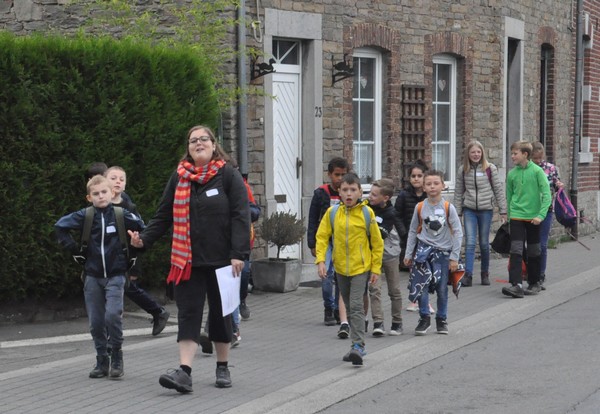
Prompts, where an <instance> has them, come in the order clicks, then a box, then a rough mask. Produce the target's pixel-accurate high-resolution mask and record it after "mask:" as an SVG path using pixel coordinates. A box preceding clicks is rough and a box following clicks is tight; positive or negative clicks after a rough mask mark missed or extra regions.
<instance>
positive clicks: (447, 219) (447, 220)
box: [417, 200, 452, 234]
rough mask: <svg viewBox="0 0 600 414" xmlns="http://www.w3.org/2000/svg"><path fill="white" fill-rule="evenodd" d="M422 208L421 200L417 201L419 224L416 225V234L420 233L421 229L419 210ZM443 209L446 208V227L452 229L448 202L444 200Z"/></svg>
mask: <svg viewBox="0 0 600 414" xmlns="http://www.w3.org/2000/svg"><path fill="white" fill-rule="evenodd" d="M422 209H423V201H419V204H417V217H419V226H418V227H417V234H419V233H421V230H423V219H422V218H421V210H422ZM444 210H446V224H448V228H449V229H450V231H452V225H451V224H450V213H449V210H450V202H449V201H446V200H444Z"/></svg>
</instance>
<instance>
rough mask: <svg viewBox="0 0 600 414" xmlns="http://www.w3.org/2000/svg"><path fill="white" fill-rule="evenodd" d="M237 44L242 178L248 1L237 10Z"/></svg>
mask: <svg viewBox="0 0 600 414" xmlns="http://www.w3.org/2000/svg"><path fill="white" fill-rule="evenodd" d="M237 20H238V30H237V44H238V59H237V61H238V67H237V78H238V91H239V94H240V96H239V99H238V104H237V114H238V116H237V118H238V119H237V121H238V122H237V125H238V134H237V135H238V165H239V168H240V173H241V174H242V176H244V177H247V176H248V133H247V132H248V131H247V129H248V123H247V114H248V99H247V94H246V92H247V86H246V67H247V59H246V1H245V0H241V1H240V4H239V7H238V8H237Z"/></svg>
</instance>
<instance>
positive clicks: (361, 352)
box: [348, 344, 367, 365]
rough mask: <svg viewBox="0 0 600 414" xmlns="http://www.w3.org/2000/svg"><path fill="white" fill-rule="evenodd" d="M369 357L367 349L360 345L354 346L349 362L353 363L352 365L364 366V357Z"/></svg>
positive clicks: (349, 355)
mask: <svg viewBox="0 0 600 414" xmlns="http://www.w3.org/2000/svg"><path fill="white" fill-rule="evenodd" d="M365 355H367V351H365V347H364V346H362V345H360V344H354V345H352V349H351V350H350V352H349V353H348V360H349V361H350V362H352V365H362V364H363V357H364V356H365Z"/></svg>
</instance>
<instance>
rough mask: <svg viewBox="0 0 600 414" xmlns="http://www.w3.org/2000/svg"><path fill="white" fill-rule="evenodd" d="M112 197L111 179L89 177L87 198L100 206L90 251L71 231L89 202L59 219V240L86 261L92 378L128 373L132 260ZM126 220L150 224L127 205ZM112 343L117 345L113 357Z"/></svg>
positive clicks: (136, 226) (139, 226) (135, 226)
mask: <svg viewBox="0 0 600 414" xmlns="http://www.w3.org/2000/svg"><path fill="white" fill-rule="evenodd" d="M112 197H113V190H112V185H111V183H110V181H108V179H106V178H105V177H103V176H101V175H97V176H94V177H92V178H91V179H90V180H89V181H88V183H87V200H88V201H89V202H90V203H92V205H93V207H94V210H95V211H94V218H93V222H92V228H91V233H90V239H89V242H88V246H87V250H86V251H85V252H81V251H80V250H79V248H78V243H77V242H76V241H75V240H74V239H73V236H72V235H71V231H73V230H76V231H78V232H81V231H83V226H84V222H85V211H86V209H85V208H84V209H81V210H79V211H76V212H74V213H71V214H67V215H66V216H64V217H62V218H61V219H60V220H58V221H57V222H56V224H55V225H54V229H55V233H56V236H57V239H58V242H59V243H60V245H61V246H63V247H64V248H65V249H67V250H68V251H69V252H71V254H73V258H74V259H75V261H77V262H78V263H80V264H83V265H84V270H83V271H84V276H85V279H84V287H83V292H84V298H85V307H86V310H87V314H88V318H89V322H90V333H91V334H92V338H93V340H94V346H95V348H96V354H97V356H96V366H95V367H94V368H93V369H92V371H91V372H90V374H89V376H90V378H102V377H106V376H107V375H109V374H110V377H111V378H118V377H121V376H123V351H122V350H121V348H122V345H123V320H122V318H123V290H124V287H125V281H126V279H125V278H126V273H127V269H128V268H129V263H128V260H127V254H126V251H125V250H123V246H122V245H121V241H120V239H119V233H118V230H117V223H116V217H115V210H114V207H113V205H112V203H111V200H112ZM124 221H125V228H126V230H134V231H140V230H143V229H144V227H145V226H144V222H143V221H142V220H141V219H140V218H139V217H137V216H135V215H133V214H132V213H130V212H129V211H127V210H125V211H124ZM107 335H108V337H109V338H110V339H108V338H107ZM108 347H110V348H112V355H111V358H109V356H108V352H107V348H108ZM111 359H112V360H111ZM109 366H110V373H109Z"/></svg>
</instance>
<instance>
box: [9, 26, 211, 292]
mask: <svg viewBox="0 0 600 414" xmlns="http://www.w3.org/2000/svg"><path fill="white" fill-rule="evenodd" d="M212 79H213V77H212V76H211V74H210V73H206V69H205V65H203V60H202V57H199V56H196V55H195V54H194V53H193V52H191V51H190V50H187V49H182V48H169V49H167V48H164V47H163V48H156V47H150V46H148V45H146V44H142V43H140V42H132V41H116V40H113V39H108V38H102V39H98V38H95V39H92V38H78V39H65V38H61V37H41V36H40V37H37V36H36V37H14V36H12V35H9V34H1V35H0V140H1V143H0V175H1V177H2V178H1V180H2V185H1V186H0V211H1V214H0V264H1V266H0V301H5V300H12V299H17V300H20V299H24V298H33V299H37V298H42V297H48V296H47V295H51V296H52V297H68V296H73V295H78V294H80V291H81V289H80V288H81V285H80V282H79V273H80V271H81V268H80V267H78V266H77V265H76V264H75V263H74V262H73V263H71V261H72V260H71V258H70V257H69V256H68V255H67V254H66V253H65V252H61V251H60V249H59V247H58V245H57V244H56V242H55V240H54V236H53V234H52V231H53V225H54V223H55V222H56V220H57V219H58V218H60V217H61V216H62V215H64V214H67V213H69V212H71V211H75V210H78V209H80V208H83V207H84V206H85V204H86V202H85V198H84V197H85V178H84V173H85V170H86V169H87V167H88V165H89V164H90V163H92V162H94V161H104V162H105V163H107V164H108V165H109V166H110V165H120V166H122V167H123V168H124V169H125V170H126V171H127V179H128V185H127V193H128V194H129V195H130V196H131V197H132V199H133V200H134V201H135V203H136V204H137V206H138V209H139V211H140V213H141V214H142V216H143V218H144V219H145V220H146V222H147V221H148V220H149V219H150V218H151V217H152V215H153V214H154V210H155V207H156V205H157V203H158V201H159V199H160V196H161V194H162V191H163V189H164V186H165V184H166V182H167V180H168V177H169V175H170V174H171V173H172V172H173V171H174V169H175V167H176V164H177V162H178V161H179V159H180V157H181V155H182V154H183V151H184V149H185V134H186V132H187V130H188V129H189V128H190V127H191V126H193V125H197V124H206V125H209V126H213V127H214V126H215V125H216V124H217V119H218V105H217V102H216V98H215V96H216V95H215V91H214V86H213V81H212ZM143 259H144V269H145V277H144V280H145V281H146V283H147V285H149V286H154V287H155V286H159V285H161V284H162V283H163V280H164V277H165V276H166V274H167V272H168V268H169V238H168V237H166V238H165V240H164V241H163V243H161V244H157V245H156V246H155V247H154V248H153V249H152V250H151V251H150V252H148V253H147V254H145V255H144V258H143Z"/></svg>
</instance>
